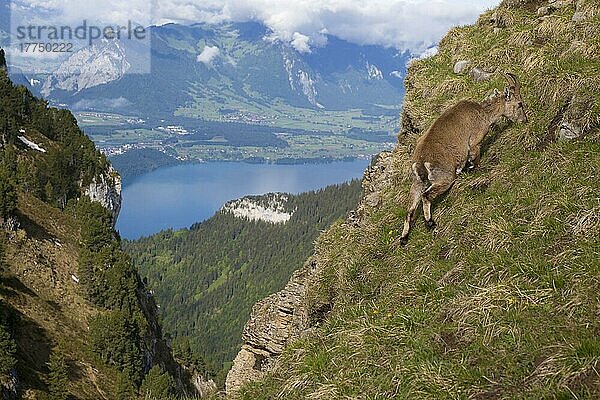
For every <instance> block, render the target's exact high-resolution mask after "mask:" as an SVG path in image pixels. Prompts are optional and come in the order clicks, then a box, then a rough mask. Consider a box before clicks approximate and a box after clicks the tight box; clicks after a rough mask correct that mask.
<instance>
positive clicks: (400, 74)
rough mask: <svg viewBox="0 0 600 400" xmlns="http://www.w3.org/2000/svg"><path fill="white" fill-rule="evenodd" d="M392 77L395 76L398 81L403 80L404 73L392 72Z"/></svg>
mask: <svg viewBox="0 0 600 400" xmlns="http://www.w3.org/2000/svg"><path fill="white" fill-rule="evenodd" d="M390 75H391V76H395V77H396V78H398V79H402V72H400V71H392V72H390Z"/></svg>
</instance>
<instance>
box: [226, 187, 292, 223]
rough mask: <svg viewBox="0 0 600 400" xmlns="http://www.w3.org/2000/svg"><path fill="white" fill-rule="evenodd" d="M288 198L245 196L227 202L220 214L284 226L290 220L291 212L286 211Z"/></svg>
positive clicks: (280, 194)
mask: <svg viewBox="0 0 600 400" xmlns="http://www.w3.org/2000/svg"><path fill="white" fill-rule="evenodd" d="M288 200H289V198H288V196H287V195H286V194H283V193H269V194H267V195H264V196H247V197H244V198H241V199H237V200H232V201H229V202H227V203H226V204H225V205H224V206H223V208H221V212H223V213H231V214H233V215H234V216H235V217H236V218H243V219H248V220H250V221H264V222H269V223H272V224H284V223H286V222H288V221H289V220H290V218H292V214H293V211H291V210H290V211H288V210H287V203H288Z"/></svg>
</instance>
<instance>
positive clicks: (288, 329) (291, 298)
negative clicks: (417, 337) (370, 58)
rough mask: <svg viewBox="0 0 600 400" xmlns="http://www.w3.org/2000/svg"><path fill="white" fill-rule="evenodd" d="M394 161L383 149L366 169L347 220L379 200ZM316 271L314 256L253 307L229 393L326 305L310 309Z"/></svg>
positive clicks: (259, 371) (253, 376)
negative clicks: (360, 195) (358, 200)
mask: <svg viewBox="0 0 600 400" xmlns="http://www.w3.org/2000/svg"><path fill="white" fill-rule="evenodd" d="M393 161H394V156H393V152H383V153H381V154H380V155H379V156H377V158H376V159H375V160H374V161H373V163H372V164H371V166H369V168H368V169H367V170H366V171H365V174H364V177H363V181H362V184H363V189H364V193H365V195H364V197H363V199H362V200H361V203H360V204H359V205H358V207H357V209H356V211H354V212H352V213H351V215H350V216H349V218H348V221H347V223H348V224H358V223H360V221H361V219H362V215H363V214H364V211H365V209H366V208H368V207H375V206H376V205H377V204H378V203H379V201H380V191H381V190H382V189H383V188H385V187H387V186H388V185H389V184H390V182H391V177H392V174H391V172H392V170H393V165H392V164H393ZM318 274H319V263H318V259H317V258H316V257H313V258H312V259H311V260H309V261H308V262H307V263H306V264H305V265H304V267H302V268H301V269H299V270H298V271H296V272H295V273H294V274H293V275H292V277H291V279H290V280H289V282H288V283H287V285H286V286H285V287H284V288H283V290H281V291H280V292H278V293H275V294H272V295H270V296H268V297H266V298H265V299H263V300H260V301H259V302H257V303H256V304H255V305H254V307H252V313H251V315H250V319H249V320H248V322H247V323H246V326H245V327H244V333H243V336H242V338H243V342H244V344H243V345H242V348H241V350H240V352H239V353H238V354H237V356H236V357H235V360H234V361H233V366H232V367H231V370H230V371H229V373H228V374H227V379H226V381H225V389H226V392H227V395H228V396H235V394H236V393H237V391H238V390H239V389H240V388H241V386H242V385H244V384H245V383H247V382H249V381H254V380H257V379H260V378H261V377H262V376H263V375H264V373H265V372H266V371H267V370H268V369H269V368H270V367H271V366H272V365H273V362H274V361H275V360H276V358H277V357H278V356H279V355H280V354H281V353H282V352H283V351H284V349H285V348H286V347H287V346H288V345H289V344H290V343H291V342H293V341H294V340H296V339H298V338H300V337H301V336H302V335H303V334H304V333H305V332H307V330H308V329H309V328H310V327H311V317H313V316H314V315H316V314H317V313H320V312H322V311H320V310H323V309H324V310H327V309H328V305H314V306H313V307H314V308H315V309H311V307H310V306H309V304H308V300H307V296H306V294H307V290H308V288H309V287H310V285H311V283H312V282H313V279H314V278H315V277H316V276H317V275H318Z"/></svg>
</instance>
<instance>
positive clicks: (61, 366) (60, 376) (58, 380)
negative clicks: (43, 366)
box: [47, 350, 69, 400]
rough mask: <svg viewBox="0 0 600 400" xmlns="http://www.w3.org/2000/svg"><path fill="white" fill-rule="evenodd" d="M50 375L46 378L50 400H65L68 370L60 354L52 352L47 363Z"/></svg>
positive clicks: (67, 392) (67, 393)
mask: <svg viewBox="0 0 600 400" xmlns="http://www.w3.org/2000/svg"><path fill="white" fill-rule="evenodd" d="M48 369H50V373H49V374H48V377H47V384H48V393H49V399H50V400H67V398H68V397H69V391H68V390H67V385H68V384H69V369H68V366H67V362H66V361H65V358H64V357H63V355H62V354H60V353H59V352H58V351H56V350H53V351H52V353H51V354H50V360H49V361H48Z"/></svg>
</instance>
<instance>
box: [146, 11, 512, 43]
mask: <svg viewBox="0 0 600 400" xmlns="http://www.w3.org/2000/svg"><path fill="white" fill-rule="evenodd" d="M499 2H500V0H302V1H298V0H204V1H202V2H193V0H159V3H158V8H157V9H158V14H159V15H160V16H161V17H162V18H168V19H170V20H177V21H181V22H185V21H187V22H191V21H194V22H198V21H204V22H210V23H214V22H221V21H259V22H262V23H264V24H265V25H266V26H268V27H269V28H270V29H272V30H273V32H274V34H275V36H276V37H277V38H279V39H280V40H283V41H286V42H289V43H291V44H292V45H294V46H295V47H296V48H299V49H303V50H304V51H306V50H307V48H310V47H309V45H310V46H314V45H320V44H323V43H324V42H325V40H326V38H325V35H324V34H325V33H329V34H332V35H335V36H338V37H340V38H342V39H346V40H348V41H351V42H355V43H359V44H379V45H384V46H390V47H396V48H398V49H400V50H405V49H410V50H413V51H414V52H416V53H419V52H421V51H423V50H425V49H427V48H429V47H431V45H433V44H435V43H437V42H438V41H439V39H440V38H441V37H442V36H443V34H444V33H445V32H446V31H448V29H450V28H451V27H453V26H456V25H464V24H468V23H472V22H474V21H475V19H476V18H477V16H478V15H479V14H481V13H482V12H483V11H485V10H486V9H488V8H491V7H494V6H496V5H497V4H498V3H499ZM299 35H302V36H299ZM304 37H308V38H309V40H306V39H304Z"/></svg>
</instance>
